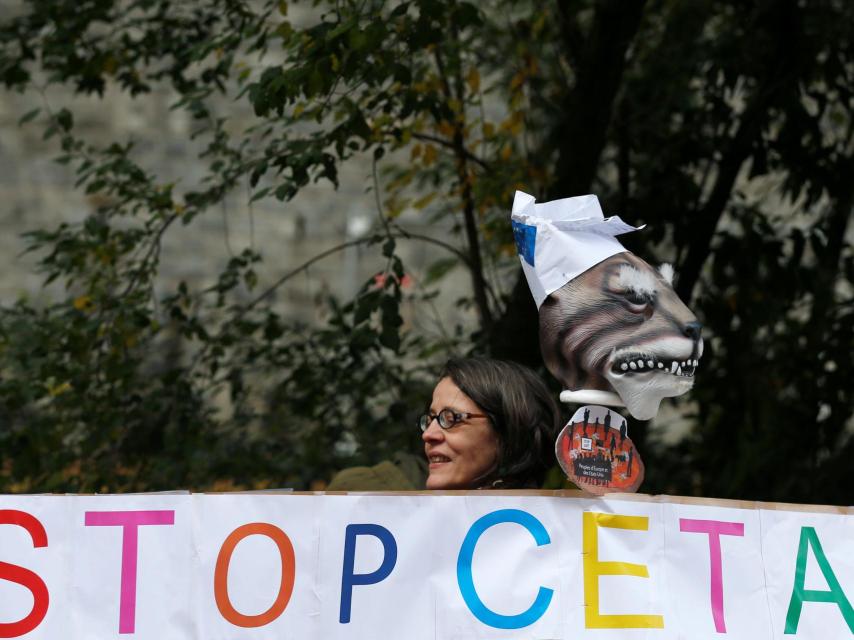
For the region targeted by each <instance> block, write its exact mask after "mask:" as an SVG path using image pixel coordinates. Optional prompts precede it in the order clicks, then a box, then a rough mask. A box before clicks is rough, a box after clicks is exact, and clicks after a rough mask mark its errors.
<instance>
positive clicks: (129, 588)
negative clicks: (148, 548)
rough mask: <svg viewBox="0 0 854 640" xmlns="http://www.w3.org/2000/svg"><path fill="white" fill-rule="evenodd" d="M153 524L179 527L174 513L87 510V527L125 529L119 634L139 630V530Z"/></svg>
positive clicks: (123, 531) (123, 530)
mask: <svg viewBox="0 0 854 640" xmlns="http://www.w3.org/2000/svg"><path fill="white" fill-rule="evenodd" d="M152 524H168V525H173V524H175V512H174V511H87V512H86V526H87V527H121V528H122V569H121V576H122V581H121V595H120V598H119V633H133V632H134V630H135V628H136V565H137V559H138V554H137V548H138V546H139V527H141V526H143V525H152Z"/></svg>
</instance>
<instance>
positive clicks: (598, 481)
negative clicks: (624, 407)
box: [555, 405, 644, 495]
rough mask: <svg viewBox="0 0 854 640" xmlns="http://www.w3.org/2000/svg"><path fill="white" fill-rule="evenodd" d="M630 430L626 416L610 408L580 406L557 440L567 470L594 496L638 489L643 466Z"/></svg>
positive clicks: (563, 466)
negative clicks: (629, 432)
mask: <svg viewBox="0 0 854 640" xmlns="http://www.w3.org/2000/svg"><path fill="white" fill-rule="evenodd" d="M627 429H628V426H627V423H626V419H625V418H624V417H623V416H622V415H620V414H619V413H617V412H616V411H612V410H611V409H608V408H607V407H600V406H597V405H588V406H584V407H581V408H580V409H578V411H576V412H575V413H574V414H573V416H572V418H571V419H570V421H569V423H568V424H567V425H566V426H565V427H564V428H563V429H562V430H561V432H560V434H559V435H558V437H557V442H555V454H556V455H557V459H558V462H559V463H560V466H561V468H562V469H563V471H564V473H566V475H567V477H568V478H569V479H570V480H571V481H572V482H574V483H575V484H576V485H578V487H579V488H581V489H584V490H585V491H588V492H589V493H593V494H595V495H602V494H604V493H610V492H623V493H634V492H635V491H637V490H638V487H640V485H641V482H643V474H644V466H643V461H642V460H641V458H640V455H638V450H637V448H636V447H635V445H634V443H633V442H632V439H631V438H629V436H628V433H627Z"/></svg>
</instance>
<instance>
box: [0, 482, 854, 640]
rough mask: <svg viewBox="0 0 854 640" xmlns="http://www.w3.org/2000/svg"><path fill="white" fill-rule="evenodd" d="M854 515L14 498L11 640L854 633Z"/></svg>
mask: <svg viewBox="0 0 854 640" xmlns="http://www.w3.org/2000/svg"><path fill="white" fill-rule="evenodd" d="M852 593H854V511H852V509H850V508H841V507H840V508H836V507H812V506H801V505H779V504H762V503H750V502H730V501H715V500H694V499H686V498H674V497H666V496H660V497H650V496H642V495H636V496H630V495H613V496H607V497H604V498H591V497H586V496H583V495H580V494H577V493H573V492H559V493H552V492H448V493H447V494H438V493H409V494H361V495H360V494H349V495H332V494H297V493H278V494H143V495H114V496H12V495H10V496H0V638H27V639H30V638H32V639H35V638H39V639H45V640H48V639H49V640H57V639H60V638H62V639H63V640H83V639H89V638H98V639H105V638H122V637H129V638H131V637H132V638H141V639H149V638H150V639H155V638H157V639H164V638H165V639H169V640H196V639H204V640H226V639H229V640H239V639H241V638H247V639H267V638H269V639H271V640H272V639H274V638H275V639H282V638H295V639H296V638H299V639H300V640H305V639H311V638H342V637H348V638H364V639H368V638H370V639H372V640H373V639H376V638H410V639H425V640H426V639H428V638H429V639H435V638H449V639H464V638H477V639H481V638H483V639H485V638H490V639H495V638H529V639H532V640H533V639H543V638H567V639H569V638H572V639H579V638H602V639H605V640H610V639H615V638H629V639H632V638H636V639H645V638H663V639H671V638H672V639H676V638H692V639H703V638H721V637H729V638H734V639H751V640H754V639H756V638H783V637H790V636H794V637H797V638H806V639H815V640H819V639H820V640H828V639H833V638H846V637H851V636H852V635H854V610H852V606H851V601H850V598H851V594H852Z"/></svg>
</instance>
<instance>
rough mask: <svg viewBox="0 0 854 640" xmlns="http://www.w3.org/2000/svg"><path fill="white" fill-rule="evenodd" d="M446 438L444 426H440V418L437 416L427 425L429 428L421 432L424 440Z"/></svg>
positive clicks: (430, 440)
mask: <svg viewBox="0 0 854 640" xmlns="http://www.w3.org/2000/svg"><path fill="white" fill-rule="evenodd" d="M444 438H445V432H444V430H443V429H442V427H440V426H439V420H438V419H437V418H433V419H432V420H431V421H430V423H429V424H428V425H427V428H426V429H424V431H422V432H421V439H422V440H423V441H424V442H432V441H435V440H443V439H444Z"/></svg>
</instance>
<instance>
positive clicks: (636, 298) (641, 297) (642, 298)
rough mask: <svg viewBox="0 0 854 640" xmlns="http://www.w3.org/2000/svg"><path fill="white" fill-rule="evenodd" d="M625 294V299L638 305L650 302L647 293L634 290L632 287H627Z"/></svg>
mask: <svg viewBox="0 0 854 640" xmlns="http://www.w3.org/2000/svg"><path fill="white" fill-rule="evenodd" d="M625 296H626V300H628V301H629V302H631V303H632V304H636V305H638V306H640V305H645V304H648V303H649V302H650V299H649V295H648V294H646V293H642V292H639V291H635V290H634V289H629V290H628V291H626V293H625Z"/></svg>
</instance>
